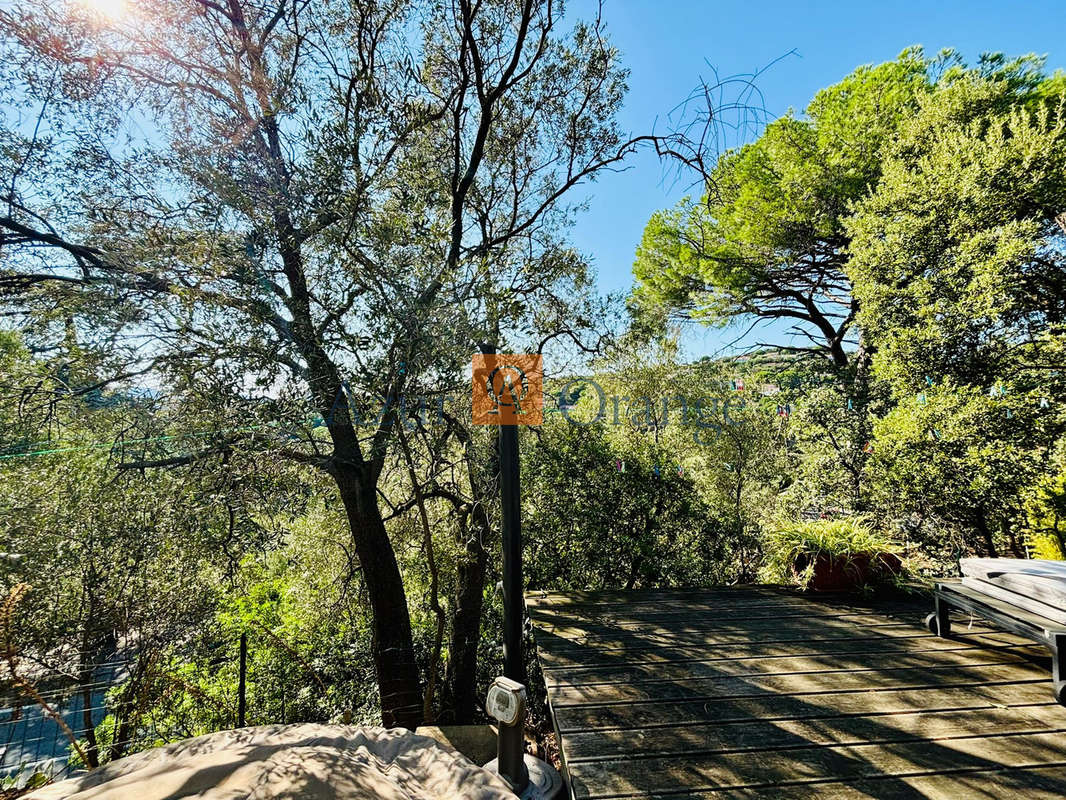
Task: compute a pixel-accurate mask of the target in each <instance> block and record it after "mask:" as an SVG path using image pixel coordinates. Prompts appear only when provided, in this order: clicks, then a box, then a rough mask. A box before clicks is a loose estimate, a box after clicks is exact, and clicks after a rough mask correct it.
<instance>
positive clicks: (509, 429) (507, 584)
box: [500, 425, 526, 684]
mask: <svg viewBox="0 0 1066 800" xmlns="http://www.w3.org/2000/svg"><path fill="white" fill-rule="evenodd" d="M500 498H501V501H502V506H503V674H504V675H506V676H507V677H508V678H510V679H511V680H513V681H518V682H519V683H521V684H525V682H526V665H525V660H524V659H523V658H522V618H523V616H524V613H525V610H524V605H525V604H524V602H523V600H522V517H521V507H520V503H521V495H520V494H519V486H518V426H517V425H501V426H500Z"/></svg>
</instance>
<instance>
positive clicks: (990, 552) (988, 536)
mask: <svg viewBox="0 0 1066 800" xmlns="http://www.w3.org/2000/svg"><path fill="white" fill-rule="evenodd" d="M974 522H975V524H976V525H977V531H978V533H980V534H981V539H982V540H983V541H984V543H985V551H986V552H985V555H987V556H988V557H989V558H998V557H999V554H998V553H997V552H996V543H995V542H994V541H993V539H992V531H991V530H989V528H988V523H986V522H985V515H984V512H983V511H982V510H981V509H978V511H977V515H976V517H975V518H974Z"/></svg>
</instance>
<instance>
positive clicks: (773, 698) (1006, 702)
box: [555, 678, 1050, 734]
mask: <svg viewBox="0 0 1066 800" xmlns="http://www.w3.org/2000/svg"><path fill="white" fill-rule="evenodd" d="M1049 699H1050V693H1049V691H1048V687H1047V682H1046V681H1045V680H1043V679H1042V678H1041V679H1036V680H1031V681H1028V682H1025V683H1000V684H979V685H974V684H972V683H967V684H964V685H961V686H949V687H943V686H937V687H932V688H924V689H888V690H880V691H869V690H866V689H859V690H851V691H842V692H831V691H830V692H819V693H816V694H806V695H804V694H799V695H782V694H772V693H769V694H764V695H758V696H748V697H717V698H713V699H711V700H705V701H701V700H694V701H684V700H683V701H668V700H661V701H657V702H654V703H643V704H636V703H621V704H610V703H608V704H602V705H595V704H593V705H579V706H559V707H557V708H556V709H555V718H556V723H557V725H558V728H559V730H560V731H561V732H562V733H564V734H567V733H571V734H572V733H581V732H582V731H597V730H609V729H612V728H619V729H632V728H642V729H645V730H648V729H652V728H656V727H662V726H677V725H679V724H681V723H687V724H695V725H699V724H702V723H705V722H707V721H716V722H722V723H729V722H737V721H742V720H745V719H760V720H778V719H804V718H808V717H835V716H843V715H864V714H899V713H906V712H909V711H920V710H929V711H947V710H954V709H970V708H973V709H982V708H996V707H1007V708H1010V707H1025V706H1028V705H1045V704H1047V702H1048V701H1049Z"/></svg>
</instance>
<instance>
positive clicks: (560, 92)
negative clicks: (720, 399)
mask: <svg viewBox="0 0 1066 800" xmlns="http://www.w3.org/2000/svg"><path fill="white" fill-rule="evenodd" d="M559 15H560V9H559V8H558V6H557V4H556V3H554V2H552V0H546V2H534V1H533V0H525V1H524V2H521V3H517V4H516V3H511V2H504V0H491V1H490V2H482V3H470V2H466V0H463V2H460V3H458V4H451V3H443V2H432V1H431V0H426V2H401V1H400V0H397V1H396V2H388V3H378V2H362V0H352V2H349V3H342V4H339V5H338V4H333V3H320V2H309V3H303V4H288V3H284V2H282V3H276V4H269V5H265V6H264V5H258V4H252V3H247V2H243V0H227V1H226V2H224V3H221V4H219V3H215V2H208V1H207V0H199V2H193V3H183V2H176V0H173V1H172V0H158V1H157V2H148V3H142V4H138V5H137V16H136V17H135V18H134V17H131V18H127V19H121V20H101V19H99V18H93V17H92V16H87V15H85V14H82V15H79V14H78V13H77V12H73V11H71V10H70V9H69V8H68V6H67V5H65V4H59V3H52V4H46V5H45V6H43V7H41V8H35V9H34V11H33V13H32V14H31V13H30V12H28V11H26V12H19V11H11V12H8V11H5V12H3V15H2V17H0V26H2V29H3V31H4V35H5V38H6V42H7V44H6V48H5V56H6V58H5V63H6V64H7V66H8V69H7V71H6V73H5V76H4V80H5V85H6V86H8V87H11V88H12V90H13V91H12V95H13V96H15V97H17V98H18V102H19V103H20V107H21V108H23V109H24V110H25V111H26V113H27V114H29V116H30V118H33V119H36V120H37V123H36V124H34V125H30V126H28V127H27V126H26V125H24V124H20V123H19V121H18V120H14V121H12V120H9V125H8V126H7V129H6V131H5V134H4V137H5V143H6V144H7V145H8V146H7V147H6V148H5V150H4V152H5V153H6V154H8V155H7V163H6V174H5V176H4V177H5V180H4V181H3V183H4V186H5V187H8V191H7V193H6V196H5V198H4V201H5V203H6V206H7V211H6V213H5V214H4V215H3V216H2V217H0V232H2V233H0V235H2V238H0V251H2V252H3V253H4V258H5V265H4V271H3V273H2V275H0V285H2V286H3V288H4V289H5V290H6V292H7V298H6V299H7V301H8V302H9V303H11V304H12V305H14V306H15V308H16V310H17V311H19V312H21V313H23V314H24V315H26V316H25V320H26V322H27V323H28V324H31V325H32V328H31V330H32V335H33V336H34V337H36V338H38V339H39V340H40V341H41V345H40V346H43V347H49V346H54V345H55V340H56V326H57V324H60V325H62V324H63V322H64V321H69V322H70V324H72V325H73V326H75V327H76V328H77V329H78V330H79V331H80V332H81V334H82V339H83V341H86V343H87V344H88V340H89V339H90V338H91V340H92V344H95V345H99V346H104V347H105V349H106V351H107V352H108V353H110V358H109V359H108V360H109V361H110V363H111V364H112V365H113V367H114V369H113V371H112V373H111V375H109V376H108V377H110V378H117V377H120V376H125V377H128V376H130V375H131V374H134V373H145V374H147V373H149V372H151V373H154V374H156V375H159V376H160V377H162V378H163V379H165V385H166V386H167V387H168V388H172V389H173V390H174V391H175V392H176V393H177V396H179V397H180V396H181V394H182V393H185V395H187V396H188V395H197V392H198V390H197V387H199V386H203V385H204V384H212V383H213V384H214V385H215V386H217V387H219V388H220V390H222V391H223V395H224V396H225V398H226V401H225V402H222V403H219V402H215V401H217V400H218V397H217V395H214V396H211V395H207V394H201V395H199V399H200V400H202V401H204V402H205V403H212V402H214V407H215V409H216V410H217V411H218V412H219V413H217V414H213V415H212V416H211V417H209V418H211V419H212V422H213V423H215V424H214V425H213V426H212V427H213V434H212V436H210V437H206V439H205V445H204V447H202V448H201V449H198V450H196V451H192V452H181V453H178V454H166V455H160V456H159V457H154V458H147V459H146V458H140V459H135V460H131V461H129V462H127V463H126V464H125V465H124V466H126V467H127V468H137V469H141V468H152V467H163V466H174V465H181V464H189V463H193V462H195V461H197V460H199V459H204V458H213V457H217V456H218V455H219V454H220V453H226V452H232V451H234V450H235V449H248V448H251V449H256V450H259V451H262V452H264V453H266V452H269V453H270V454H272V455H274V456H276V457H282V458H286V459H290V460H293V461H295V462H297V463H299V464H303V465H306V466H311V467H315V468H318V469H321V470H323V471H325V472H326V473H327V474H328V475H330V477H331V478H332V480H333V482H334V484H335V486H336V491H337V494H338V496H339V497H340V499H341V500H342V502H343V504H344V507H345V510H346V514H347V518H348V522H349V525H350V529H351V535H352V541H353V545H354V549H355V552H356V553H357V555H358V561H359V565H360V567H361V570H360V574H361V578H362V580H363V581H364V583H365V585H366V589H367V595H368V599H369V602H370V605H371V607H372V609H373V645H374V656H375V668H376V672H377V677H378V681H379V685H380V690H381V704H382V718H383V721H384V722H385V724H386V725H405V726H408V727H414V726H415V725H417V724H418V722H419V721H420V719H421V716H422V699H423V698H422V695H421V691H420V686H419V673H418V669H417V664H416V659H415V654H414V649H413V642H412V633H411V622H410V614H409V611H408V605H407V597H406V594H405V590H404V583H403V578H402V575H401V571H400V568H399V565H398V563H397V559H396V554H395V552H394V549H393V547H392V544H391V542H390V540H389V536H388V533H387V530H386V527H385V524H384V521H383V515H382V512H381V509H380V506H379V497H378V483H379V480H380V478H381V475H382V472H383V470H384V469H385V466H386V461H387V459H388V457H389V453H390V446H391V445H392V444H393V443H394V437H395V428H396V425H397V422H398V420H399V419H400V418H401V416H402V413H401V411H400V410H399V409H400V407H401V398H403V397H409V396H412V395H414V396H417V395H418V394H420V393H421V394H429V393H431V392H434V391H439V390H440V387H441V386H449V385H456V384H457V383H458V382H459V380H460V376H461V375H462V373H463V371H464V368H465V364H464V361H465V359H466V357H467V354H468V353H469V340H464V336H466V335H468V334H470V333H471V331H472V330H473V329H474V328H475V326H474V325H466V324H463V325H460V326H456V325H455V320H456V314H455V309H456V308H457V307H462V308H464V309H466V310H467V311H468V312H469V313H468V314H466V315H465V317H464V318H465V319H474V318H475V317H474V315H473V311H474V309H475V308H477V307H480V308H482V309H483V310H484V309H486V308H491V310H492V313H491V314H488V315H485V318H486V319H489V320H496V321H498V322H499V323H500V325H499V330H502V331H506V329H507V326H508V325H509V324H512V323H513V322H514V321H515V318H516V316H520V314H516V313H514V310H513V308H512V305H513V304H515V303H519V304H520V303H521V302H523V299H531V298H533V297H534V295H535V294H536V291H537V290H538V287H546V286H549V285H550V283H551V281H552V280H553V278H552V277H551V276H553V275H556V274H557V272H558V270H557V269H556V265H562V266H564V267H567V268H568V269H571V270H572V268H574V267H575V263H574V261H573V259H572V258H568V256H567V251H566V250H565V248H561V247H560V246H559V243H558V241H557V238H556V236H555V233H556V231H557V228H558V224H559V223H560V222H561V221H564V220H565V219H566V218H567V216H568V212H567V208H566V206H565V205H564V204H563V199H564V197H565V196H566V195H567V193H568V192H569V191H570V190H571V189H572V188H573V187H575V186H577V185H579V184H580V183H582V182H584V181H586V180H589V179H591V178H593V177H594V176H595V174H596V173H597V172H598V171H599V170H601V169H603V168H604V167H606V166H609V165H611V164H614V163H617V162H618V161H620V160H621V159H622V158H624V157H625V156H626V154H627V153H628V152H630V151H631V150H632V148H633V146H634V145H635V142H633V141H627V140H626V139H625V137H624V136H622V135H621V132H620V131H619V130H618V128H617V125H616V124H615V122H614V118H613V117H614V112H615V110H616V109H617V107H618V104H619V102H620V99H621V96H622V93H623V91H624V73H623V71H622V70H621V69H620V68H619V66H618V58H617V53H616V51H614V50H613V49H612V48H611V47H610V45H609V44H608V42H607V41H606V39H605V38H604V36H603V31H602V21H600V20H598V19H597V20H595V21H594V22H592V23H590V24H588V25H583V24H579V25H577V26H575V27H574V28H573V29H572V30H571V31H570V32H569V33H565V34H564V33H562V32H561V29H560V25H561V19H560V16H559ZM415 32H417V36H415V37H413V38H412V37H411V34H412V33H415ZM138 126H139V131H138ZM542 270H544V271H545V273H546V275H547V276H548V277H545V276H544V275H542V274H541V271H542ZM482 287H488V288H489V290H486V291H481V289H482ZM464 304H466V305H464ZM483 328H484V326H482V329H483ZM493 328H495V323H494V324H493V326H492V328H490V331H489V332H490V333H492V332H493ZM479 341H480V342H483V343H485V344H487V345H492V344H493V343H496V342H497V340H496V339H494V338H492V337H491V336H490V337H486V338H483V339H480V340H479ZM256 392H258V394H256ZM377 409H384V412H383V413H380V414H378V415H376V419H374V421H373V424H372V425H370V426H369V429H368V430H364V429H361V428H360V427H359V425H358V424H357V423H358V422H360V421H361V420H363V419H366V415H367V414H368V413H373V412H372V411H371V410H373V411H376V410H377ZM238 411H239V412H242V413H244V414H249V415H250V416H251V417H252V418H253V419H254V421H256V422H259V423H262V424H263V425H266V424H268V423H274V424H279V425H280V426H281V427H282V430H281V431H278V432H276V433H271V432H270V431H267V432H265V433H260V432H249V431H243V430H240V429H241V428H242V427H244V426H246V425H247V422H248V419H247V418H246V417H245V418H241V419H234V417H233V414H234V413H235V412H238ZM316 415H317V417H318V418H319V419H321V420H322V421H324V424H323V425H322V426H321V427H320V428H316V427H315V426H314V424H313V423H312V422H311V419H312V418H313V417H315V416H316ZM234 430H238V431H240V432H236V433H235V432H233V431H234ZM323 434H324V435H323Z"/></svg>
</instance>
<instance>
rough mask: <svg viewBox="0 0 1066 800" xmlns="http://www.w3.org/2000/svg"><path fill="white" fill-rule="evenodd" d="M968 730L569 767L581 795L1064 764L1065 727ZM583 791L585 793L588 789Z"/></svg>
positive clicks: (638, 794) (640, 793) (636, 794)
mask: <svg viewBox="0 0 1066 800" xmlns="http://www.w3.org/2000/svg"><path fill="white" fill-rule="evenodd" d="M1064 733H1066V730H1052V731H1045V732H1042V733H1022V734H1006V735H998V734H997V735H988V736H971V737H967V738H958V739H949V738H944V739H937V740H921V741H908V742H895V743H889V744H862V745H840V746H825V747H812V748H807V749H790V750H765V751H760V752H758V753H757V754H756V753H753V752H751V751H747V752H734V753H717V754H713V755H701V754H692V755H684V756H681V757H676V758H645V759H637V758H633V757H632V756H630V757H628V758H625V759H618V760H615V761H609V762H608V761H596V762H581V763H578V764H574V765H572V766H571V767H570V775H571V778H572V786H573V789H574V793H575V795H576V796H577V797H579V798H580V797H583V796H584V797H589V798H594V797H625V796H629V797H643V796H646V795H649V794H657V793H662V792H667V791H671V790H676V789H678V788H679V787H683V788H685V789H689V790H693V789H695V790H703V789H718V790H721V789H723V788H745V787H766V786H770V785H777V784H782V783H784V784H788V783H806V782H814V781H820V782H830V781H836V782H840V783H844V782H848V781H854V780H860V779H864V778H872V777H882V778H883V777H890V776H893V775H916V774H930V775H932V774H936V773H938V772H940V771H942V770H943V769H945V768H949V767H950V768H955V769H963V768H966V769H983V770H992V769H1002V768H1004V767H1021V766H1043V765H1046V764H1049V763H1051V764H1063V765H1066V751H1064V749H1063V734H1064ZM582 792H584V793H585V794H584V795H583V794H582Z"/></svg>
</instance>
